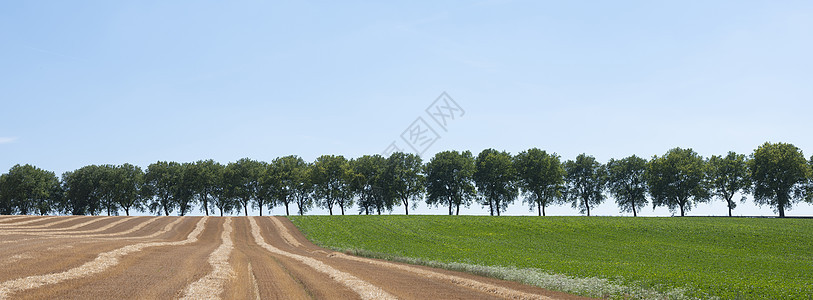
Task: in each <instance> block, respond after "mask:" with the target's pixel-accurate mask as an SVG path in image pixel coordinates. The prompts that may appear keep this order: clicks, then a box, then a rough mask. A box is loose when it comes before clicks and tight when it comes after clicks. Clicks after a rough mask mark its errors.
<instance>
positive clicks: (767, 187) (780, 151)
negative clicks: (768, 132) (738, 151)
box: [748, 143, 811, 217]
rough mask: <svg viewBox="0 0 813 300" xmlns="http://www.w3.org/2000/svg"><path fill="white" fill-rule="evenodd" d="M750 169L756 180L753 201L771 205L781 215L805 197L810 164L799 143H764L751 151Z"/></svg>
mask: <svg viewBox="0 0 813 300" xmlns="http://www.w3.org/2000/svg"><path fill="white" fill-rule="evenodd" d="M748 168H749V169H750V170H751V178H752V180H753V182H754V202H756V203H757V204H759V205H766V204H767V205H769V206H770V207H772V208H773V209H774V210H775V211H779V216H780V217H784V216H785V209H791V208H792V206H793V204H794V203H796V202H798V201H799V200H802V199H804V198H805V196H804V194H803V193H804V187H805V185H806V184H807V183H808V181H809V178H810V177H811V167H810V165H809V163H808V161H807V160H806V159H805V157H804V154H802V150H800V149H799V148H797V147H796V146H794V145H792V144H786V143H774V144H771V143H765V144H763V145H762V146H759V148H757V149H756V150H754V153H753V154H751V159H750V160H749V161H748Z"/></svg>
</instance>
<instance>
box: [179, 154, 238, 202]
mask: <svg viewBox="0 0 813 300" xmlns="http://www.w3.org/2000/svg"><path fill="white" fill-rule="evenodd" d="M187 171H188V172H189V177H190V178H192V181H193V185H192V192H193V193H194V194H195V197H196V198H197V201H198V203H200V206H201V208H203V211H204V212H205V213H206V215H207V216H208V215H209V207H210V206H212V207H213V208H214V207H217V208H220V215H221V216H222V215H223V211H224V210H229V211H230V210H231V209H226V206H227V203H228V201H227V200H225V197H221V195H222V194H223V172H224V171H225V167H224V166H223V165H222V164H220V163H218V162H215V161H214V160H211V159H208V160H199V161H196V162H195V163H194V164H193V165H191V166H190V168H189V169H188V170H187Z"/></svg>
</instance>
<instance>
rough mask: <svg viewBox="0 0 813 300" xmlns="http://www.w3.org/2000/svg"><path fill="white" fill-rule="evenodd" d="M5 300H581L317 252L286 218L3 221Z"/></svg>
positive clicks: (0, 281)
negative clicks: (509, 299)
mask: <svg viewBox="0 0 813 300" xmlns="http://www.w3.org/2000/svg"><path fill="white" fill-rule="evenodd" d="M0 266H2V267H1V268H0V299H499V298H511V299H542V300H547V299H582V298H581V297H578V296H573V295H569V294H565V293H560V292H551V291H549V290H545V289H541V288H538V287H533V286H528V285H523V284H519V283H516V282H510V281H504V280H498V279H494V278H487V277H479V276H474V275H471V274H468V273H462V272H454V271H448V270H442V269H434V268H429V267H424V266H413V265H407V264H402V263H394V262H388V261H384V260H377V259H370V258H363V257H356V256H351V255H347V254H344V253H340V252H334V251H331V250H327V249H324V248H320V247H318V246H316V245H314V244H312V243H311V242H309V241H308V240H307V239H306V238H305V237H304V236H303V235H302V234H301V233H300V232H299V231H298V230H297V229H296V227H295V226H294V225H293V224H292V223H291V222H290V221H289V220H288V219H286V218H282V217H98V216H68V217H66V216H44V217H39V216H0Z"/></svg>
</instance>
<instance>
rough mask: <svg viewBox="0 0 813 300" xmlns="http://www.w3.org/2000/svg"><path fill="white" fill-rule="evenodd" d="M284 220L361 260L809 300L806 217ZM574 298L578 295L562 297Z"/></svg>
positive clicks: (811, 234)
mask: <svg viewBox="0 0 813 300" xmlns="http://www.w3.org/2000/svg"><path fill="white" fill-rule="evenodd" d="M291 219H292V221H293V222H294V224H296V226H298V227H299V228H300V230H302V231H303V233H305V235H306V236H307V237H308V238H309V239H311V240H312V241H314V242H316V243H317V244H319V245H322V246H325V247H330V248H334V249H361V250H364V251H363V252H366V253H368V254H379V255H381V254H383V255H384V256H390V255H391V256H393V257H405V258H414V259H419V260H421V261H433V262H440V263H447V264H448V263H464V264H473V265H482V266H498V267H509V269H515V268H516V269H520V270H519V271H529V272H533V271H534V270H537V271H538V272H543V273H548V274H559V275H567V276H569V277H577V278H598V279H606V282H609V284H617V285H622V286H626V287H636V288H641V289H645V290H649V291H659V292H663V293H667V292H669V291H672V292H674V291H679V293H681V294H683V295H685V296H688V297H698V298H715V297H720V298H724V299H808V298H809V297H810V295H813V220H810V219H742V218H629V217H544V218H540V217H481V216H305V217H291ZM515 271H517V270H515ZM574 291H576V292H578V289H576V290H569V291H568V292H574ZM592 296H595V295H592ZM601 296H606V295H601ZM619 296H621V295H615V297H619Z"/></svg>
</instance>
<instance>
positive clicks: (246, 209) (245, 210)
mask: <svg viewBox="0 0 813 300" xmlns="http://www.w3.org/2000/svg"><path fill="white" fill-rule="evenodd" d="M243 211H244V212H245V213H246V217H248V201H246V203H245V204H244V205H243ZM238 214H239V213H238Z"/></svg>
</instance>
